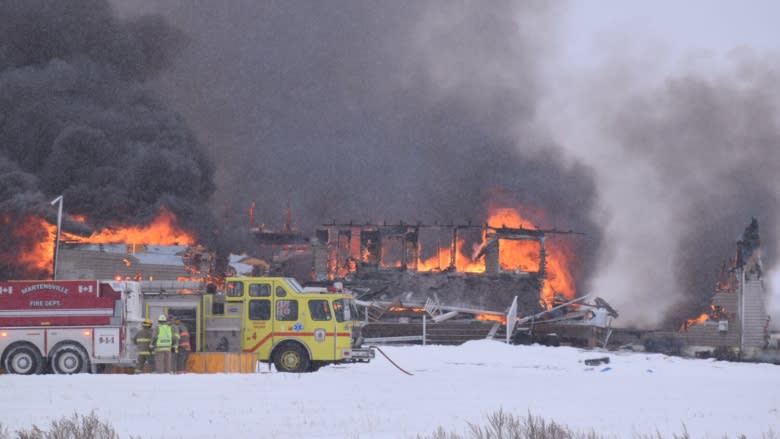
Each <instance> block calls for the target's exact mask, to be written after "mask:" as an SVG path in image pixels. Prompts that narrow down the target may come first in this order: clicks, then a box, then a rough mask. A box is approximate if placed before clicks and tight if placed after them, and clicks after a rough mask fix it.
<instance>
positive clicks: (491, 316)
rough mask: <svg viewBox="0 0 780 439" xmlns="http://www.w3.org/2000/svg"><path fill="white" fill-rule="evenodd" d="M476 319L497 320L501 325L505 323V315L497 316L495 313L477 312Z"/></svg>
mask: <svg viewBox="0 0 780 439" xmlns="http://www.w3.org/2000/svg"><path fill="white" fill-rule="evenodd" d="M476 319H477V320H482V321H485V322H498V323H501V324H502V325H506V317H504V316H497V315H495V314H477V315H476Z"/></svg>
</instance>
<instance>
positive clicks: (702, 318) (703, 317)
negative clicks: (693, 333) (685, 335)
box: [681, 312, 710, 330]
mask: <svg viewBox="0 0 780 439" xmlns="http://www.w3.org/2000/svg"><path fill="white" fill-rule="evenodd" d="M709 319H710V314H709V313H708V312H703V313H701V315H699V317H696V318H695V319H688V320H686V321H685V323H684V324H683V327H682V328H681V329H683V330H684V329H687V328H688V327H690V326H693V325H698V324H700V323H704V322H706V321H707V320H709Z"/></svg>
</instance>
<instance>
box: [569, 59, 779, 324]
mask: <svg viewBox="0 0 780 439" xmlns="http://www.w3.org/2000/svg"><path fill="white" fill-rule="evenodd" d="M651 58H652V57H648V56H647V53H644V54H643V55H642V56H641V57H639V56H634V54H630V53H620V54H617V55H613V56H612V57H611V58H610V61H609V62H608V63H605V64H604V65H603V66H601V68H600V69H597V70H596V71H595V72H591V73H592V74H591V75H590V76H589V77H587V79H584V80H583V79H582V78H580V83H579V84H577V86H576V87H572V88H571V89H568V90H566V91H565V92H564V93H561V94H560V97H559V99H566V100H567V101H569V102H571V101H577V102H578V103H579V107H578V108H577V109H576V110H573V111H572V112H571V113H570V114H567V115H565V116H560V115H559V116H558V117H557V118H556V119H555V120H556V121H558V122H559V123H560V122H561V121H562V120H565V121H568V122H572V123H571V124H570V125H569V127H570V130H569V132H568V133H566V134H564V135H562V136H561V137H564V138H566V140H562V141H563V142H565V143H566V144H567V146H568V147H569V148H568V149H569V151H570V152H571V153H572V154H573V155H575V156H578V157H581V158H582V159H583V160H584V161H586V162H587V163H588V164H589V165H591V166H593V168H594V169H595V172H596V174H597V175H598V177H597V180H598V187H599V189H598V190H599V194H600V195H601V197H600V198H601V202H602V206H601V209H602V210H603V212H604V215H603V223H604V230H605V244H606V245H605V246H604V253H603V254H602V256H601V262H600V267H601V268H600V270H599V273H598V274H597V275H596V278H595V280H594V288H596V289H597V291H599V292H600V294H603V295H604V296H605V297H607V298H608V299H609V300H610V301H611V302H612V304H613V305H614V306H615V307H616V308H617V309H619V310H620V312H621V324H635V325H639V326H645V327H657V326H658V325H663V326H665V327H669V328H677V327H679V325H680V323H681V322H682V321H684V320H685V319H688V318H693V317H696V316H698V315H699V314H700V313H702V312H704V311H706V310H707V309H708V306H709V299H710V297H711V296H712V294H713V292H714V290H715V284H716V281H717V280H718V279H719V276H720V271H721V268H722V267H724V265H725V266H726V267H727V268H728V267H730V266H731V261H730V259H733V258H734V256H735V254H736V242H737V240H738V239H740V236H741V235H742V233H743V231H744V229H745V228H746V227H747V226H748V225H749V224H750V222H751V218H752V217H755V218H757V219H758V222H759V224H761V226H762V227H761V243H762V254H763V258H764V261H766V262H769V261H773V260H774V259H775V258H776V255H777V244H778V228H777V226H776V224H777V223H778V221H779V220H780V179H779V178H778V173H777V171H776V169H775V168H776V164H777V163H780V129H779V128H780V127H779V126H778V122H779V121H780V119H778V116H779V114H778V104H780V99H778V98H780V95H778V93H777V90H776V87H775V85H774V84H777V81H778V79H780V76H779V74H780V69H778V68H777V63H776V57H774V56H772V55H761V56H758V55H750V54H743V53H740V52H735V54H734V55H733V56H732V58H731V59H730V60H729V61H728V62H727V63H713V64H712V65H706V68H703V66H702V65H687V64H682V63H679V64H677V65H675V66H674V68H673V69H672V70H671V71H668V70H667V71H659V70H660V69H654V68H653V67H652V66H650V65H649V64H651V61H650V59H651ZM637 59H639V60H641V61H640V62H638V63H636V62H634V61H635V60H637ZM632 60H634V61H632ZM655 61H656V62H658V63H659V64H660V61H659V60H658V59H655ZM575 89H576V91H574V90H575ZM769 263H770V264H771V265H774V263H771V262H769Z"/></svg>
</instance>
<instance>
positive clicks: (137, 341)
mask: <svg viewBox="0 0 780 439" xmlns="http://www.w3.org/2000/svg"><path fill="white" fill-rule="evenodd" d="M151 342H152V339H151V338H136V339H135V344H149V343H151Z"/></svg>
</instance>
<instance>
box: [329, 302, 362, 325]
mask: <svg viewBox="0 0 780 439" xmlns="http://www.w3.org/2000/svg"><path fill="white" fill-rule="evenodd" d="M333 312H334V313H335V314H336V321H338V322H346V321H348V320H352V319H356V318H357V316H358V312H357V304H355V301H354V300H353V299H336V300H334V301H333Z"/></svg>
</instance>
